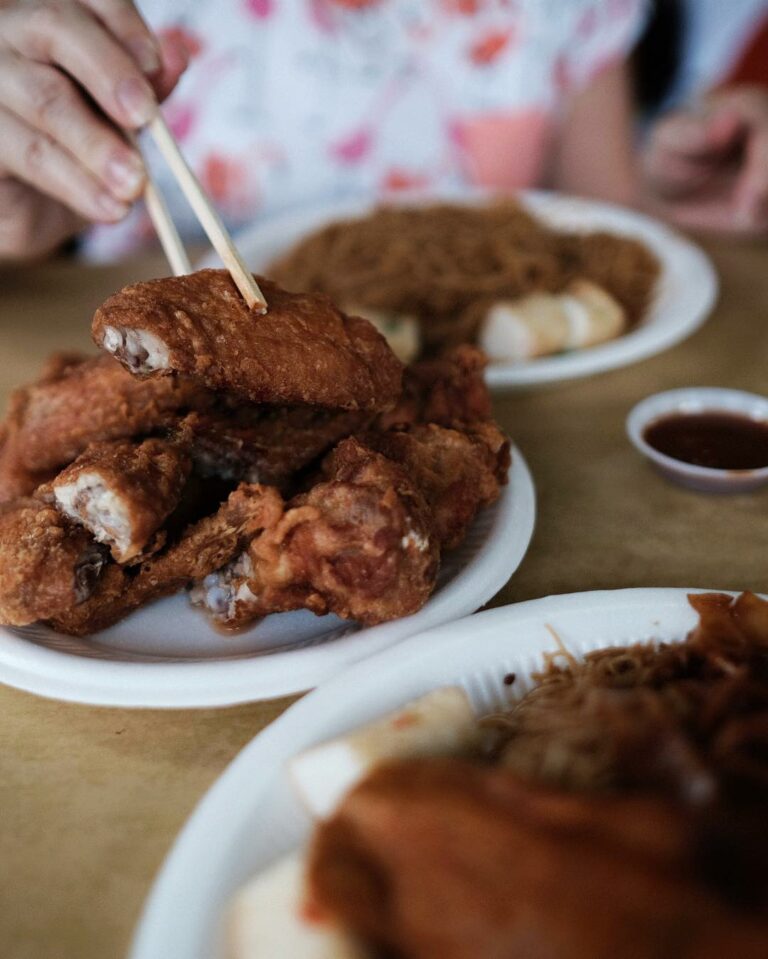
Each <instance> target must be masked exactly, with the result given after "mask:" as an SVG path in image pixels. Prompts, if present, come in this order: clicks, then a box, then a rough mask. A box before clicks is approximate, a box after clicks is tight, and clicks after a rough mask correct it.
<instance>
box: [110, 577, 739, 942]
mask: <svg viewBox="0 0 768 959" xmlns="http://www.w3.org/2000/svg"><path fill="white" fill-rule="evenodd" d="M709 592H716V593H726V594H728V595H731V596H733V595H738V592H739V591H738V590H730V589H717V588H706V587H689V588H682V587H633V588H621V589H604V590H587V591H582V592H575V593H563V594H554V595H550V596H543V597H540V598H537V599H532V600H526V601H524V602H521V603H515V604H508V605H506V606H500V607H496V608H494V609H489V610H483V611H482V612H479V613H474V614H472V615H470V616H466V617H463V618H462V619H459V620H453V621H452V622H448V623H443V624H442V625H440V626H436V627H433V628H432V629H430V630H427V631H425V632H423V633H419V634H416V635H414V636H412V637H411V638H410V639H409V640H407V641H406V642H404V643H403V644H400V646H399V649H398V651H397V652H398V658H399V659H400V663H399V667H400V668H401V669H402V670H403V671H404V672H406V673H407V671H408V670H412V669H413V668H414V667H416V666H417V665H418V663H419V661H420V660H422V661H423V660H424V659H425V658H426V659H429V658H430V657H433V656H434V644H435V642H436V641H440V642H441V643H446V644H448V643H450V642H451V641H453V642H454V643H455V642H460V641H462V640H463V639H465V637H464V636H463V635H462V634H463V632H464V630H465V629H466V627H467V624H468V623H469V622H472V623H473V640H474V641H477V640H478V638H479V637H480V636H481V635H483V634H485V633H488V632H492V631H493V630H495V629H496V628H497V624H499V623H501V624H505V625H514V624H515V623H516V622H517V623H520V622H523V621H527V620H531V619H535V620H537V621H538V622H539V623H541V625H545V623H544V620H545V619H546V618H549V617H551V616H557V615H562V614H568V613H571V612H576V613H583V612H585V611H589V610H590V609H595V610H598V609H599V610H600V611H601V612H603V613H605V612H606V611H607V610H610V609H614V610H625V609H633V608H635V609H639V610H646V609H648V607H649V606H651V605H652V609H653V610H654V611H656V610H660V609H661V607H662V606H666V607H672V608H673V611H674V610H679V611H684V610H685V609H687V608H688V609H690V612H691V615H692V616H695V612H694V611H693V609H692V608H691V607H689V605H688V600H687V597H688V596H689V595H690V594H695V593H709ZM548 642H549V644H550V645H551V644H552V642H553V640H552V637H551V636H550V637H549V639H548ZM543 648H544V647H543V645H542V651H543ZM393 655H394V650H393V648H389V649H385V650H383V651H382V652H380V653H377V654H376V655H374V656H371V657H368V658H366V659H365V660H364V661H362V662H358V663H354V664H352V665H351V666H349V667H348V668H347V669H345V670H343V671H342V672H341V673H339V674H337V675H336V676H335V677H334V678H333V679H331V680H329V681H328V682H326V683H324V684H323V685H322V686H320V687H319V688H317V689H314V690H313V691H312V692H310V693H308V694H307V695H306V696H304V697H303V698H302V699H300V700H299V701H298V702H296V703H294V704H293V705H291V706H290V707H289V708H288V709H287V710H286V711H285V712H283V713H282V714H281V715H280V716H278V717H277V718H276V719H275V720H273V721H272V722H271V723H270V724H269V725H268V726H266V727H265V728H264V729H262V730H261V731H260V732H259V733H257V734H256V735H255V736H254V737H253V739H251V740H250V742H248V743H247V744H246V745H245V746H244V747H243V748H242V749H241V750H240V752H239V753H238V754H237V755H236V756H235V757H234V758H233V759H232V761H231V762H230V763H229V764H228V765H227V766H226V767H225V768H224V770H223V771H222V772H221V774H220V775H219V777H218V778H217V779H216V780H215V781H214V782H213V783H212V785H211V786H210V787H209V788H208V790H207V791H206V792H205V793H204V794H203V796H202V797H201V798H200V800H199V801H198V803H197V804H196V806H195V807H194V808H193V810H192V812H191V813H190V815H189V816H188V818H187V819H186V821H185V823H184V825H183V826H182V828H181V829H180V830H179V832H178V833H177V835H176V837H175V839H174V841H173V843H172V845H171V846H170V848H169V850H168V852H167V854H166V856H165V858H164V860H163V862H162V864H161V866H160V868H159V870H158V871H157V873H156V875H155V878H154V881H153V882H152V885H151V887H150V890H149V892H148V894H147V896H146V898H145V901H144V905H143V908H142V911H141V914H140V917H139V920H138V922H137V924H136V927H135V930H134V936H133V939H132V941H131V945H130V949H129V952H128V959H188V957H189V953H188V952H187V951H186V949H185V948H182V949H181V950H180V951H175V950H174V942H175V934H176V932H177V930H176V927H175V925H174V924H173V923H171V922H170V921H164V918H163V917H164V916H172V907H173V904H174V903H176V905H178V902H179V901H181V902H183V903H184V908H185V910H188V911H189V912H191V913H195V906H196V903H195V898H196V895H195V881H194V876H195V875H196V872H197V873H199V865H200V863H201V861H203V860H205V862H206V866H207V870H206V871H210V869H211V866H212V864H213V863H214V862H215V861H216V860H217V859H219V860H220V859H222V858H224V859H226V852H227V850H228V848H229V847H228V846H227V845H226V844H222V843H218V844H217V843H216V839H217V836H218V832H217V828H216V827H217V824H219V823H220V822H221V817H222V815H225V814H226V815H229V816H230V817H233V816H236V815H237V813H238V812H241V813H242V812H243V810H245V809H252V808H253V806H254V804H256V803H257V802H258V801H259V797H260V796H262V795H263V794H264V792H265V791H266V790H268V788H269V787H270V784H271V783H270V778H269V776H264V777H262V778H261V779H259V778H258V777H256V778H255V779H254V777H253V775H252V774H253V772H254V770H261V769H263V768H265V766H269V767H270V768H271V769H274V764H281V765H282V764H284V763H285V761H286V760H287V759H288V758H289V757H290V756H292V755H295V752H296V749H297V748H306V746H307V744H308V743H307V741H306V733H307V730H311V729H312V717H313V714H317V713H321V712H322V711H323V710H324V708H325V706H326V705H327V704H330V703H333V702H334V700H335V699H336V698H337V697H338V696H340V695H343V693H344V692H345V691H347V692H348V691H349V690H350V689H355V688H356V687H355V681H356V679H357V678H358V677H364V676H365V675H366V673H369V672H370V671H371V670H374V671H376V669H377V666H378V665H379V664H380V663H382V662H383V663H384V664H385V665H386V666H387V668H389V662H388V661H389V660H391V659H392V657H393ZM409 698H411V695H410V694H406V695H405V698H404V699H402V700H400V703H401V704H403V703H404V702H406V701H407V700H408V699H409ZM318 704H319V705H318ZM390 708H392V706H391V705H388V706H384V707H382V709H383V711H387V710H388V709H390ZM302 734H303V735H302ZM312 741H313V740H309V742H312ZM244 793H247V797H248V798H247V799H244V798H243V796H244ZM233 796H234V797H236V802H235V807H236V808H235V809H233V803H232V799H233ZM209 842H212V843H213V845H212V847H211V846H210V845H209V844H208V843H209ZM202 847H205V848H204V849H203V848H202ZM203 853H204V856H203V855H202V854H203ZM196 867H197V869H196ZM197 892H198V896H197V898H200V897H199V893H200V892H201V888H200V887H198V889H197ZM171 926H173V927H174V928H173V929H171Z"/></svg>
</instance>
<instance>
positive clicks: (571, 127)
mask: <svg viewBox="0 0 768 959" xmlns="http://www.w3.org/2000/svg"><path fill="white" fill-rule="evenodd" d="M632 139H633V138H632V113H631V98H630V93H629V84H628V81H627V77H626V72H625V67H624V64H623V63H620V62H617V63H616V64H615V65H613V66H610V67H607V68H606V69H605V70H603V71H601V72H600V73H599V74H598V75H597V77H595V79H594V80H592V82H591V83H590V84H589V85H588V86H587V87H586V88H585V89H584V90H581V91H580V92H578V93H576V94H575V95H574V96H573V97H572V99H571V101H570V102H569V103H568V104H567V106H566V112H565V116H564V121H563V126H562V132H561V135H560V138H559V142H558V144H557V147H556V151H555V163H554V170H553V175H554V186H555V188H556V189H558V190H562V191H563V192H564V193H575V194H577V195H579V196H587V197H595V198H598V199H601V200H608V201H610V202H612V203H619V204H622V205H623V206H635V205H636V204H637V203H638V200H639V197H640V185H639V183H640V181H639V175H638V171H637V164H636V161H635V159H634V155H633V143H632Z"/></svg>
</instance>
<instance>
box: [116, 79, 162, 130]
mask: <svg viewBox="0 0 768 959" xmlns="http://www.w3.org/2000/svg"><path fill="white" fill-rule="evenodd" d="M115 96H116V97H117V102H118V103H119V104H120V106H121V107H122V109H123V112H124V113H125V115H126V117H127V119H128V123H129V124H130V125H131V126H133V127H141V126H144V124H145V123H148V122H149V121H150V120H151V119H152V117H153V116H154V113H155V98H154V97H153V95H152V91H151V90H150V88H149V86H148V85H147V84H146V83H144V82H143V81H142V80H139V79H138V77H129V78H128V79H126V80H121V81H120V82H119V83H118V85H117V90H116V91H115Z"/></svg>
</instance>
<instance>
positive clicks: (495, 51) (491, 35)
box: [469, 30, 513, 67]
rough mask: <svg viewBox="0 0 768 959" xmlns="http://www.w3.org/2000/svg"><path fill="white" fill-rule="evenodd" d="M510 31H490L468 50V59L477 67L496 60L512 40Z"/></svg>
mask: <svg viewBox="0 0 768 959" xmlns="http://www.w3.org/2000/svg"><path fill="white" fill-rule="evenodd" d="M512 34H513V31H512V30H491V31H489V32H488V33H486V34H485V36H483V37H481V38H480V39H479V40H477V41H475V43H473V44H472V46H471V47H470V48H469V58H470V60H471V61H472V62H473V63H475V64H476V65H477V66H479V67H484V66H488V64H490V63H493V62H494V60H497V59H498V58H499V57H500V56H501V54H502V53H503V52H504V51H505V50H506V49H507V47H508V46H509V44H510V41H511V40H512Z"/></svg>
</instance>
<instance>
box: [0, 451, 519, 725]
mask: <svg viewBox="0 0 768 959" xmlns="http://www.w3.org/2000/svg"><path fill="white" fill-rule="evenodd" d="M508 475H509V481H508V483H507V484H506V485H505V486H504V487H503V488H502V491H501V495H500V497H499V499H498V500H497V501H496V503H495V504H493V506H492V507H490V508H491V509H495V510H496V514H495V518H494V522H493V524H492V526H491V529H490V531H489V534H488V536H487V537H486V539H485V541H484V542H483V544H482V546H481V548H480V550H479V552H480V555H479V556H476V557H474V558H473V559H472V560H471V561H470V563H468V564H467V565H466V566H464V567H463V568H462V569H460V570H459V571H458V572H457V573H456V575H455V577H454V579H453V580H452V582H451V583H449V584H448V585H447V586H446V588H445V590H444V591H443V592H441V593H440V594H438V596H437V597H435V603H436V604H438V605H437V612H435V605H434V604H433V605H432V606H430V604H431V603H432V597H431V598H430V600H429V601H428V602H427V604H426V605H425V606H424V607H422V609H421V610H419V611H418V612H417V613H414V614H413V615H412V616H411V617H404V618H400V619H397V620H393V621H391V622H389V623H382V624H380V625H378V626H374V627H369V628H368V629H364V630H361V631H358V632H356V633H352V634H349V635H345V636H341V637H339V638H336V639H333V640H331V641H329V642H327V643H322V642H320V643H318V644H316V645H313V646H309V647H307V648H299V649H292V650H291V649H289V650H284V651H278V652H272V653H266V654H257V655H253V656H245V657H242V658H237V659H226V660H222V659H213V658H206V659H204V660H197V661H193V660H186V661H184V660H182V661H179V662H167V661H161V662H131V661H116V660H111V659H97V658H89V657H84V656H79V655H77V654H76V653H71V652H66V651H64V650H60V649H51V648H48V647H45V646H41V645H38V644H35V643H32V642H31V641H29V640H25V639H24V638H23V636H20V635H18V634H16V633H13V632H9V631H8V630H7V629H5V628H3V627H0V640H2V641H0V682H2V683H5V684H7V685H10V686H14V687H15V688H17V689H23V690H25V691H26V692H31V693H35V694H37V695H40V696H44V697H47V698H52V699H59V700H64V701H68V702H76V703H81V704H88V705H95V706H111V707H120V708H148V709H191V708H194V709H203V708H215V707H224V706H232V705H237V704H240V703H246V702H256V701H259V700H266V699H272V698H276V697H279V696H286V695H291V694H294V693H299V692H304V691H305V690H307V689H311V688H313V687H314V686H316V685H318V684H319V683H321V682H324V681H326V680H327V679H329V678H330V677H331V676H333V675H334V674H335V673H337V672H339V671H340V670H343V669H345V668H347V667H348V666H349V665H351V664H352V663H355V662H357V661H359V660H361V659H366V658H367V657H369V656H371V655H376V654H377V653H378V652H380V651H381V650H383V649H386V648H388V647H390V646H392V645H396V644H399V643H401V642H404V641H405V640H406V639H408V638H409V637H410V636H412V635H414V633H417V632H423V631H424V630H425V629H429V628H434V627H435V626H438V625H440V624H442V623H445V622H449V621H451V620H454V619H457V618H461V617H463V616H465V615H467V613H468V612H470V611H474V610H475V609H478V608H479V607H480V606H482V605H483V604H484V603H486V602H488V601H489V600H490V599H491V598H492V597H493V596H494V595H495V594H496V593H497V592H498V591H499V590H500V589H501V588H502V586H504V584H505V583H506V582H507V581H508V580H509V578H510V577H511V576H512V575H513V574H514V572H515V571H516V570H517V568H518V567H519V565H520V563H521V562H522V561H523V559H524V557H525V555H526V553H527V551H528V548H529V546H530V542H531V539H532V537H533V531H534V527H535V522H536V491H535V486H534V482H533V477H532V475H531V471H530V468H529V467H528V464H527V462H526V460H525V458H524V456H523V454H522V453H521V452H520V450H519V449H518V448H517V447H516V446H514V445H513V446H512V464H511V466H510V470H509V474H508ZM510 534H511V535H512V536H513V537H514V547H513V549H512V550H511V551H509V549H508V542H509V539H510ZM467 579H468V580H469V582H470V584H471V585H472V587H473V589H472V593H471V596H470V599H469V600H467V599H466V598H465V599H464V600H463V601H460V602H454V603H451V599H450V597H451V592H452V591H453V592H455V591H456V590H457V589H460V588H461V586H462V584H463V582H464V581H466V580H467ZM432 616H436V619H434V621H433V622H431V623H430V625H429V626H421V625H420V623H421V622H423V621H424V620H425V619H426V620H427V622H428V623H429V621H430V619H431V617H432ZM409 619H410V620H415V621H416V622H415V623H413V624H412V625H411V626H410V627H407V628H406V630H405V632H403V623H404V622H405V621H406V620H409ZM393 633H394V634H395V638H394V639H392V638H391V636H392V634H393ZM361 638H362V639H363V642H362V643H361V642H360V640H361ZM62 674H63V675H62ZM218 674H221V675H218Z"/></svg>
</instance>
